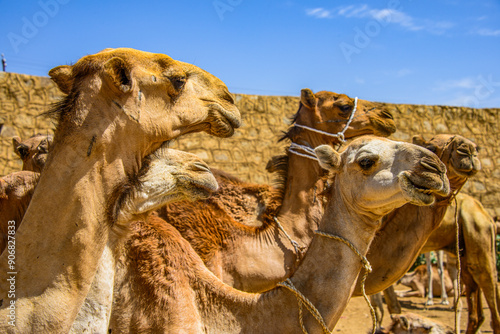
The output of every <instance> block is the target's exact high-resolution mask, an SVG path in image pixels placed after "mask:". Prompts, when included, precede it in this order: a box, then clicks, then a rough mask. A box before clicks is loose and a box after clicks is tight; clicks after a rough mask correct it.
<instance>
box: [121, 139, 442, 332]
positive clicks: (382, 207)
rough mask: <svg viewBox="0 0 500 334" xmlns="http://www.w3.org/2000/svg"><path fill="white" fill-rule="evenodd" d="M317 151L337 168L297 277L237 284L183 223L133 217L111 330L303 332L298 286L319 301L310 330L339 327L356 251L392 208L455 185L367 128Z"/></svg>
mask: <svg viewBox="0 0 500 334" xmlns="http://www.w3.org/2000/svg"><path fill="white" fill-rule="evenodd" d="M315 152H316V154H317V156H318V159H319V162H320V164H321V166H322V167H323V168H325V169H328V170H329V171H330V173H331V174H332V176H331V177H330V179H329V181H330V186H329V187H328V189H326V190H325V201H326V205H325V214H324V216H323V217H322V219H321V221H320V223H319V231H317V232H316V235H315V236H314V238H313V241H312V244H311V246H310V247H309V249H308V251H307V254H306V255H305V257H304V259H303V260H302V262H301V265H300V267H299V268H298V269H297V271H296V272H295V273H294V275H293V277H291V279H290V280H287V281H285V282H284V283H282V284H280V287H277V288H274V289H273V290H271V291H269V292H265V293H261V294H249V293H245V292H242V291H239V290H236V289H234V288H231V287H229V286H227V285H225V284H224V283H222V282H221V281H220V280H218V279H217V278H216V277H215V276H214V275H213V273H212V272H210V271H209V270H208V269H207V268H206V267H205V265H204V263H203V261H202V260H201V258H200V257H199V256H198V255H197V253H196V252H195V251H194V250H193V249H192V247H191V245H190V244H189V243H188V242H187V241H186V240H185V239H184V238H183V237H182V236H181V235H180V234H179V233H178V231H177V230H176V229H175V228H173V227H172V226H171V225H170V224H168V223H166V222H165V221H163V220H161V219H160V218H158V217H151V218H150V219H149V220H148V221H147V222H146V223H144V222H138V223H136V224H135V233H134V235H132V237H131V239H130V241H129V242H128V244H127V248H126V250H127V254H126V255H127V256H126V257H125V259H124V263H123V265H124V267H125V272H124V273H123V274H124V275H123V277H122V279H121V280H120V282H121V285H122V286H121V289H120V291H121V292H122V294H121V295H120V298H118V299H115V305H114V308H113V313H115V314H116V317H114V319H115V320H116V321H115V322H114V323H113V332H115V331H116V332H118V333H127V332H131V333H180V332H183V333H185V332H188V333H201V332H203V333H235V332H237V333H262V332H265V333H302V329H301V326H300V325H299V319H301V318H302V317H301V316H299V306H298V305H299V304H301V305H302V302H299V303H297V299H296V296H295V294H294V293H292V292H291V291H295V292H297V291H298V292H300V293H301V294H303V295H304V296H305V297H306V298H307V299H308V300H309V301H310V302H311V303H312V305H314V306H315V307H317V313H315V314H316V316H317V319H315V318H314V317H312V316H311V315H310V314H309V313H308V312H307V311H305V310H304V315H303V321H304V327H305V328H307V330H308V331H309V332H310V333H318V332H323V331H324V330H331V328H332V327H333V326H334V325H335V324H336V322H337V321H338V319H339V317H340V315H341V313H342V311H343V310H344V308H345V306H346V305H347V302H348V300H349V298H350V294H351V292H352V288H353V283H355V281H356V278H357V276H358V274H359V272H360V270H361V269H362V261H361V259H360V256H358V255H357V254H356V253H355V251H353V249H356V250H357V251H359V253H360V254H361V255H363V254H365V252H366V251H367V249H368V246H369V243H370V240H371V239H372V238H373V236H374V234H375V233H376V231H377V229H378V227H379V219H380V218H381V217H382V216H383V215H384V214H387V212H389V211H391V210H393V209H394V208H395V207H398V206H401V205H403V203H406V202H412V203H414V204H421V205H425V204H430V203H432V202H433V201H434V196H433V194H435V193H436V192H437V193H440V194H442V195H444V194H445V193H447V192H448V191H449V184H448V180H447V179H446V176H445V166H444V165H443V164H442V163H441V162H440V161H439V159H438V158H437V157H436V156H435V155H434V154H432V153H431V152H429V151H427V150H425V149H422V148H421V147H418V146H415V145H412V144H408V143H402V142H393V141H390V140H388V139H384V138H377V137H370V136H366V137H361V138H359V139H356V140H354V141H353V142H352V143H351V144H350V145H349V146H348V147H347V148H346V149H345V151H344V152H343V153H342V154H340V155H339V154H338V153H336V152H335V151H334V150H333V149H332V148H331V147H330V146H328V145H322V146H320V147H318V148H316V149H315ZM331 238H333V240H332V239H331ZM338 238H344V239H345V240H348V241H349V242H350V243H351V246H352V249H351V247H348V245H347V244H344V243H343V242H342V241H340V240H342V239H338ZM294 287H296V290H294ZM289 289H291V290H289ZM298 292H297V293H298ZM304 308H306V306H304ZM320 323H321V324H322V325H320Z"/></svg>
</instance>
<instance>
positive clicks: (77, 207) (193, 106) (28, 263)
mask: <svg viewBox="0 0 500 334" xmlns="http://www.w3.org/2000/svg"><path fill="white" fill-rule="evenodd" d="M49 74H50V76H51V77H52V79H53V80H54V81H55V82H56V84H57V85H58V87H59V88H60V89H61V90H62V91H63V92H64V93H66V94H67V96H66V97H65V98H64V99H63V100H62V101H61V102H60V103H59V104H58V105H57V106H56V107H55V109H54V112H53V114H54V115H55V117H56V118H57V126H56V131H55V135H54V142H53V145H52V148H51V151H50V153H49V156H48V159H47V163H46V165H45V167H44V171H43V174H42V175H41V177H40V180H39V183H38V185H37V188H36V191H35V193H34V195H33V199H32V201H31V203H30V206H29V208H28V210H27V212H26V214H25V216H24V219H23V224H22V225H21V226H20V228H19V230H18V232H17V234H16V250H15V263H12V262H11V263H10V264H9V263H8V254H7V252H4V253H3V254H2V256H1V257H0V299H1V300H2V301H3V305H2V309H1V310H0V329H1V330H0V331H2V332H8V333H11V332H18V333H28V332H36V333H61V332H68V331H69V329H70V327H71V324H72V323H73V321H74V319H75V317H76V314H77V312H78V310H79V309H80V307H81V305H82V303H83V300H84V298H85V296H86V295H87V292H88V290H89V287H90V284H91V282H92V280H93V278H94V274H95V271H96V269H97V265H98V261H99V258H100V257H101V255H102V254H103V250H104V248H105V246H106V244H107V243H108V241H112V240H110V237H112V236H113V234H112V233H111V226H110V223H109V222H108V221H107V214H106V209H107V207H109V206H110V205H111V204H110V203H109V201H110V198H111V195H112V193H113V191H114V189H116V187H119V186H120V185H121V184H123V182H124V181H125V180H126V179H127V175H133V174H134V173H135V172H137V171H138V170H139V169H140V168H141V161H142V160H143V159H144V157H145V156H146V155H148V154H149V153H151V152H153V151H154V150H155V149H157V148H158V147H160V145H161V144H162V143H163V142H165V141H167V140H171V139H174V138H176V137H178V136H180V135H182V134H185V133H189V132H193V131H207V132H209V133H211V134H214V135H218V136H221V137H225V136H229V135H231V134H232V133H233V131H234V130H233V128H234V127H237V126H239V124H240V114H239V112H238V110H237V108H236V107H235V106H234V104H233V100H232V98H231V95H230V94H229V93H228V91H227V88H226V86H225V85H224V84H223V83H222V82H221V81H220V80H219V79H217V78H216V77H214V76H212V75H211V74H209V73H207V72H205V71H203V70H201V69H199V68H198V67H196V66H193V65H190V64H186V63H182V62H178V61H175V60H173V59H171V58H170V57H168V56H166V55H163V54H154V53H148V52H142V51H137V50H133V49H106V50H104V51H102V52H99V53H97V54H95V55H89V56H85V57H83V58H82V59H80V60H79V61H78V62H77V63H75V64H74V65H72V66H59V67H56V68H54V69H52V70H51V71H50V72H49ZM47 198H50V200H47ZM7 279H10V281H7ZM12 325H15V326H12Z"/></svg>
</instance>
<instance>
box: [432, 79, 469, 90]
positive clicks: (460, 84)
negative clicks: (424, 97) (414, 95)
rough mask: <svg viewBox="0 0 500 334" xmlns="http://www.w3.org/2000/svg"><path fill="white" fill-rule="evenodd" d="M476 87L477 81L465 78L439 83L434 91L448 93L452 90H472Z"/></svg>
mask: <svg viewBox="0 0 500 334" xmlns="http://www.w3.org/2000/svg"><path fill="white" fill-rule="evenodd" d="M477 85H478V81H477V79H475V78H471V77H466V78H461V79H456V80H446V81H440V82H438V83H437V84H436V86H435V88H434V89H435V90H438V91H449V90H454V89H474V88H475V87H476V86H477Z"/></svg>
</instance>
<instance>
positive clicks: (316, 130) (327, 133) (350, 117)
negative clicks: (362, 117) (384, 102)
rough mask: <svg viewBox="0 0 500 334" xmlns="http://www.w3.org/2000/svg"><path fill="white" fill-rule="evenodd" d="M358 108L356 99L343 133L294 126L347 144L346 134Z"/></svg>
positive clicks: (298, 125)
mask: <svg viewBox="0 0 500 334" xmlns="http://www.w3.org/2000/svg"><path fill="white" fill-rule="evenodd" d="M357 108H358V98H357V97H355V98H354V108H353V109H352V112H351V115H350V116H349V119H348V120H347V123H346V125H345V127H344V129H342V131H340V132H337V133H330V132H326V131H321V130H318V129H315V128H311V127H309V126H305V125H300V124H294V126H296V127H298V128H302V129H306V130H309V131H312V132H316V133H319V134H322V135H325V136H329V137H335V138H338V139H339V140H340V142H341V143H345V137H344V135H345V132H346V131H347V128H349V125H350V124H351V122H352V120H353V118H354V114H355V113H356V110H357Z"/></svg>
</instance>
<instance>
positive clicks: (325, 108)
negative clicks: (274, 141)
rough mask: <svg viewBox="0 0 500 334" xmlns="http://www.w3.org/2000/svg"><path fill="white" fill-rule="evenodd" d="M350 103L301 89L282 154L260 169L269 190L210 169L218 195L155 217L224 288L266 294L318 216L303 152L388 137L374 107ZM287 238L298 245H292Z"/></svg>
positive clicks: (387, 126) (318, 182) (288, 268)
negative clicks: (273, 177)
mask: <svg viewBox="0 0 500 334" xmlns="http://www.w3.org/2000/svg"><path fill="white" fill-rule="evenodd" d="M354 105H355V100H354V99H351V98H349V97H348V96H346V95H343V94H337V93H333V92H327V91H322V92H318V93H313V92H312V91H311V90H309V89H303V90H302V91H301V99H300V104H299V110H298V111H297V113H296V115H295V116H294V117H293V118H292V120H293V124H292V125H291V127H290V129H289V130H288V132H287V133H286V134H285V135H284V136H283V138H282V140H285V139H289V140H291V142H292V143H291V145H290V147H289V150H288V155H287V156H279V157H275V158H273V160H272V161H271V162H270V163H269V164H268V166H267V169H268V170H269V171H272V172H276V173H277V174H279V177H278V179H279V182H278V183H279V184H277V186H276V187H270V186H266V185H256V184H248V183H245V182H242V181H240V180H238V179H236V178H234V177H232V176H230V175H228V174H226V173H224V172H221V171H215V170H214V174H215V175H216V178H217V181H218V183H219V191H218V192H216V193H215V194H214V195H213V196H212V197H211V198H209V199H208V200H206V201H198V202H177V203H173V204H171V205H167V206H165V207H163V208H161V209H160V210H158V213H159V215H160V217H162V218H163V219H164V220H166V221H167V222H169V223H170V224H172V225H173V226H174V227H176V228H177V229H178V230H179V231H180V232H181V234H182V235H183V236H184V237H185V238H186V239H188V240H189V241H190V242H191V244H192V245H193V247H194V248H195V250H196V251H197V252H198V254H200V256H201V257H202V259H203V260H204V261H205V263H206V265H207V267H208V268H209V269H210V270H212V271H213V272H214V273H215V274H216V276H217V277H219V278H220V279H222V280H223V281H224V282H225V283H226V284H229V285H231V286H233V287H235V288H237V289H240V290H244V291H248V292H262V291H265V290H268V289H270V288H273V287H274V286H275V284H276V283H278V282H280V281H282V280H283V279H284V278H285V277H288V276H290V274H291V273H292V272H293V270H294V269H295V267H296V265H297V264H298V262H299V261H298V260H300V257H301V254H300V250H301V249H305V248H306V247H307V246H308V245H309V244H310V242H311V240H312V237H313V236H314V230H315V229H316V228H317V224H318V221H319V218H320V216H321V212H322V206H323V204H322V202H321V200H320V193H321V192H322V190H323V189H324V184H325V181H324V180H323V179H322V178H321V177H322V175H323V174H324V172H323V171H322V169H321V167H320V166H319V165H318V163H317V161H315V160H314V157H313V158H312V159H311V158H310V156H308V155H307V151H306V150H307V149H309V150H312V149H311V147H316V146H319V145H321V144H330V145H338V144H340V143H341V141H340V140H341V139H343V137H344V136H345V138H353V137H356V136H360V135H363V134H375V135H378V136H388V135H390V134H391V133H393V132H394V131H395V123H394V121H393V119H392V116H391V114H390V113H389V112H388V111H387V110H386V109H385V108H383V106H382V105H380V104H377V103H372V102H369V101H364V100H358V101H357V105H356V107H357V108H356V110H355V112H353V111H354ZM351 117H352V120H351V122H350V123H349V124H346V122H348V121H349V118H351ZM318 131H321V132H318ZM338 132H342V136H341V137H340V138H339V136H338V134H337V133H338ZM275 217H276V219H277V220H278V221H279V222H280V223H281V225H282V227H284V228H285V231H286V232H283V231H282V230H281V229H280V227H279V226H277V224H276V222H275V219H274V218H275ZM287 235H289V236H290V237H291V238H292V239H293V240H294V241H296V242H297V243H298V244H296V245H292V244H291V243H290V241H289V239H288V237H287Z"/></svg>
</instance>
